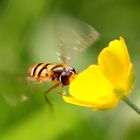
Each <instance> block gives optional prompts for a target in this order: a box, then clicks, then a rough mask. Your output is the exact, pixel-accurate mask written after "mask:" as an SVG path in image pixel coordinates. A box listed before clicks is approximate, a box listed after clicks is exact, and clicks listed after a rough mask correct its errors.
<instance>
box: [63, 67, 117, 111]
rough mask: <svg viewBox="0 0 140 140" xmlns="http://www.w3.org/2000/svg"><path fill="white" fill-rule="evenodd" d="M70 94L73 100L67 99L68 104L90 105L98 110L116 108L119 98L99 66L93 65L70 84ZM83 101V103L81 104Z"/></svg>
mask: <svg viewBox="0 0 140 140" xmlns="http://www.w3.org/2000/svg"><path fill="white" fill-rule="evenodd" d="M69 92H70V94H71V95H72V96H73V98H74V99H73V98H71V99H70V98H69V99H68V98H67V99H66V98H65V100H67V101H68V102H73V103H76V104H79V103H80V104H84V105H85V106H89V104H90V105H91V106H92V107H94V108H97V109H109V108H112V107H114V106H115V105H116V104H117V102H118V100H119V97H118V96H116V94H115V93H114V89H113V87H112V85H111V83H110V82H109V81H108V79H107V78H106V77H105V76H104V74H103V73H102V71H101V69H100V67H99V66H97V65H91V66H89V67H88V68H87V69H86V70H84V71H83V72H81V73H80V74H79V75H78V76H77V77H76V78H75V79H74V80H73V81H72V82H71V84H70V87H69ZM79 101H81V102H79Z"/></svg>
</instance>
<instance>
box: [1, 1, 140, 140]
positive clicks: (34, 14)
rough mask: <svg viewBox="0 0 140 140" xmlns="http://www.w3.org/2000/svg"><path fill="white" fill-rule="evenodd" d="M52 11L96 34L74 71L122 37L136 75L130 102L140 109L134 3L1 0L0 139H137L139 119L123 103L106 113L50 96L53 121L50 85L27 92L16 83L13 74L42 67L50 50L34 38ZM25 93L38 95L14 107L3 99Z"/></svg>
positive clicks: (138, 19)
mask: <svg viewBox="0 0 140 140" xmlns="http://www.w3.org/2000/svg"><path fill="white" fill-rule="evenodd" d="M54 11H61V12H63V13H65V14H67V15H70V16H73V17H75V18H77V19H80V20H82V21H84V22H86V23H88V24H90V25H92V26H93V27H94V28H95V29H97V31H98V32H99V33H100V39H99V40H98V42H97V43H96V44H95V45H94V46H93V47H91V48H89V49H88V50H87V51H86V52H84V53H81V54H78V55H77V56H76V57H75V58H73V60H72V61H71V65H73V66H74V67H75V68H76V69H77V70H78V71H80V70H83V69H84V68H86V67H87V66H88V65H90V64H92V63H96V61H97V56H98V54H99V52H100V50H101V49H102V48H104V47H105V46H107V44H108V42H109V41H110V40H112V39H115V38H118V37H119V36H120V35H122V36H123V37H124V38H125V40H126V43H127V46H128V49H129V52H130V56H131V59H132V62H133V63H134V66H135V72H136V83H135V87H134V90H133V93H134V94H132V95H130V97H129V98H131V100H133V101H134V102H135V103H136V104H138V105H139V106H140V94H139V93H140V88H139V84H140V74H139V69H140V62H139V60H140V55H139V54H140V47H139V46H140V2H139V1H138V0H133V1H132V0H118V1H113V0H104V1H103V0H102V1H100V0H71V1H66V0H59V1H58V0H35V1H34V0H0V71H1V74H0V88H1V89H0V90H1V94H0V140H18V139H20V140H63V139H67V140H71V139H73V140H79V139H81V140H92V139H94V140H118V139H119V140H131V139H133V140H139V139H140V116H139V115H138V114H136V113H135V112H134V111H133V110H132V109H131V108H130V107H128V106H127V105H126V104H125V103H123V102H122V101H121V102H120V103H119V105H118V106H117V107H116V108H115V109H113V110H110V111H91V110H90V109H87V108H82V107H79V106H74V105H71V104H67V103H65V102H64V101H63V100H62V98H61V96H59V95H57V94H52V95H50V96H49V98H50V99H51V101H52V102H53V104H54V109H55V111H54V112H55V116H54V117H52V118H51V117H50V114H49V111H48V106H47V104H46V102H45V100H44V98H43V91H44V90H45V89H48V87H49V86H50V85H49V86H48V85H41V86H39V87H36V86H35V87H34V91H32V88H31V89H28V88H27V87H26V83H25V82H18V81H20V80H19V79H18V80H17V79H16V73H17V74H19V73H20V74H23V75H26V73H27V69H28V67H29V66H30V65H31V64H34V63H38V62H46V59H45V56H47V55H48V54H49V52H50V51H52V50H53V48H52V50H51V49H50V48H49V49H48V48H47V44H46V48H45V47H42V44H43V43H42V40H41V39H42V38H45V36H44V35H43V34H42V33H41V34H39V35H38V33H39V32H40V28H39V27H41V25H42V21H43V20H44V19H46V17H47V15H48V14H50V13H52V12H54ZM52 60H54V59H53V58H52ZM81 62H82V63H81ZM12 73H14V74H12ZM30 92H37V94H33V95H32V96H31V98H30V100H27V101H26V102H23V103H19V104H17V105H15V106H14V105H13V106H12V105H9V103H8V99H7V98H6V97H7V96H6V95H8V96H9V97H10V96H11V98H14V95H15V96H17V97H16V98H18V96H19V95H21V94H22V93H27V94H29V93H30ZM6 99H7V100H6ZM14 103H15V102H14Z"/></svg>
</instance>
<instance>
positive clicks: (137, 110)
mask: <svg viewBox="0 0 140 140" xmlns="http://www.w3.org/2000/svg"><path fill="white" fill-rule="evenodd" d="M122 100H123V101H124V102H125V103H127V104H128V105H129V106H130V107H131V108H132V109H133V110H135V111H136V112H137V113H138V114H139V115H140V108H139V107H138V106H136V105H135V104H134V103H133V102H131V101H130V100H129V99H128V98H127V97H126V96H124V97H123V98H122Z"/></svg>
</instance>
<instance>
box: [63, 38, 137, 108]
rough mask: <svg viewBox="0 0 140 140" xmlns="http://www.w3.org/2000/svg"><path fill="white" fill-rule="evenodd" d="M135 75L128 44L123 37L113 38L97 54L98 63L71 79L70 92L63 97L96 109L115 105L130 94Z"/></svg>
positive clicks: (71, 101)
mask: <svg viewBox="0 0 140 140" xmlns="http://www.w3.org/2000/svg"><path fill="white" fill-rule="evenodd" d="M134 79H135V75H134V69H133V65H132V63H131V60H130V57H129V54H128V50H127V47H126V45H125V42H124V40H123V38H122V37H120V40H113V41H111V42H110V43H109V46H108V47H106V48H104V49H103V50H102V51H101V52H100V54H99V56H98V65H90V66H89V67H88V68H87V69H86V70H84V71H82V72H81V73H80V74H79V75H77V76H76V78H75V79H74V80H73V81H72V82H71V84H70V86H69V92H70V95H71V96H63V99H64V101H66V102H68V103H72V104H75V105H80V106H85V107H91V108H93V109H100V110H104V109H111V108H114V107H115V106H116V105H117V104H118V102H119V100H120V99H121V98H122V97H123V96H127V95H128V94H129V93H130V92H131V90H132V88H133V83H134Z"/></svg>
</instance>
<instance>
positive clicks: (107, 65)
mask: <svg viewBox="0 0 140 140" xmlns="http://www.w3.org/2000/svg"><path fill="white" fill-rule="evenodd" d="M98 64H99V66H100V67H101V69H102V71H103V73H104V75H105V76H106V77H107V79H108V80H109V81H110V82H111V83H112V84H113V85H114V88H118V89H123V90H124V92H126V90H127V89H126V84H127V82H128V81H127V80H128V75H127V74H128V70H129V68H130V65H131V62H130V58H129V54H128V51H127V48H126V45H125V42H124V40H123V38H122V37H120V40H114V41H112V42H110V43H109V46H108V47H106V48H105V49H103V50H102V51H101V53H100V54H99V57H98Z"/></svg>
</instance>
